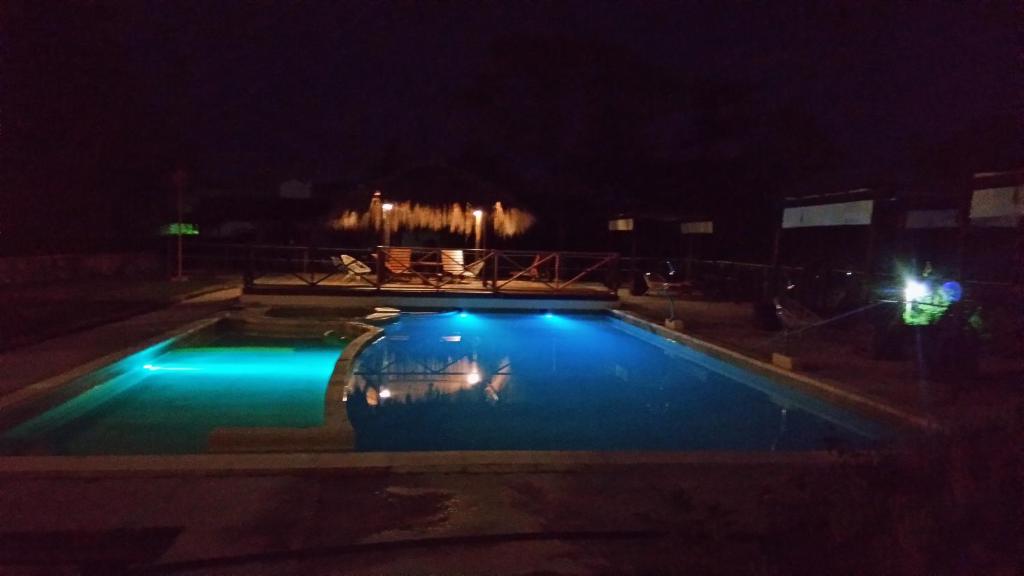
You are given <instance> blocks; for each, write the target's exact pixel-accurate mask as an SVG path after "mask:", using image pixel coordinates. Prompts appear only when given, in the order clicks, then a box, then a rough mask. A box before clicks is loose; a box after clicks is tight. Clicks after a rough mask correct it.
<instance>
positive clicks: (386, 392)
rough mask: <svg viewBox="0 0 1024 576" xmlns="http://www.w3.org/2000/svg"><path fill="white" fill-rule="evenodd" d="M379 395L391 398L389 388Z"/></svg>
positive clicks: (382, 390) (383, 389)
mask: <svg viewBox="0 0 1024 576" xmlns="http://www.w3.org/2000/svg"><path fill="white" fill-rule="evenodd" d="M385 206H386V204H385ZM380 397H381V398H382V399H383V398H391V390H388V389H387V388H382V389H381V391H380Z"/></svg>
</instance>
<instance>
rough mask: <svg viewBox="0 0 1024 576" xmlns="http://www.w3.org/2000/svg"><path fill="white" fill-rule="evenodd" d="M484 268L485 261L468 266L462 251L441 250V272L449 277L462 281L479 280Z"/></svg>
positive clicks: (478, 261)
mask: <svg viewBox="0 0 1024 576" xmlns="http://www.w3.org/2000/svg"><path fill="white" fill-rule="evenodd" d="M483 268H484V261H483V259H480V260H477V261H476V262H473V263H472V264H469V265H468V266H467V265H466V264H465V255H464V254H463V252H462V250H441V270H442V271H443V272H444V273H445V274H447V275H449V276H454V277H455V278H458V279H460V280H468V279H471V278H477V277H479V276H480V272H481V271H483Z"/></svg>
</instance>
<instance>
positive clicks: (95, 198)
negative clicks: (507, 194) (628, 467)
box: [0, 1, 1022, 250]
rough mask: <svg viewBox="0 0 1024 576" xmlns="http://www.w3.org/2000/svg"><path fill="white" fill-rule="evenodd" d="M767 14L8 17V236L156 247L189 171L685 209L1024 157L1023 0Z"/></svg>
mask: <svg viewBox="0 0 1024 576" xmlns="http://www.w3.org/2000/svg"><path fill="white" fill-rule="evenodd" d="M764 4H765V5H764V6H760V7H753V6H750V5H749V4H748V3H743V4H739V3H735V4H733V3H717V2H701V3H696V2H695V3H684V2H665V3H659V2H643V3H637V2H593V1H588V2H500V3H499V2H374V3H366V2H349V3H334V2H324V3H318V2H178V1H175V2H141V1H140V2H109V3H108V2H86V1H78V2H49V1H42V2H39V1H28V2H6V3H4V6H3V8H2V12H0V22H2V26H3V30H2V32H3V37H4V38H5V41H4V47H3V54H2V58H3V75H2V90H3V100H2V102H3V109H2V122H3V124H2V131H3V133H2V139H3V143H4V147H3V152H4V154H3V162H4V173H5V177H4V181H3V188H4V195H3V202H4V206H3V208H2V211H0V238H3V237H6V238H8V239H12V238H14V239H17V240H18V241H19V242H20V243H21V244H20V245H21V246H23V247H26V249H31V248H33V247H39V246H42V245H44V244H46V242H44V240H45V239H46V238H58V239H59V238H64V237H76V238H77V237H82V236H88V235H90V234H91V233H92V232H90V231H92V230H95V228H97V227H103V228H111V229H120V228H124V229H131V225H130V223H131V221H133V220H135V221H140V219H139V218H136V217H135V216H137V215H138V214H140V213H142V212H145V211H146V210H150V211H152V206H153V205H160V206H163V205H164V199H165V197H166V194H167V193H166V190H167V188H168V186H167V174H168V173H169V172H170V171H171V170H172V169H173V168H175V167H177V166H183V167H186V168H187V169H188V170H189V172H190V173H191V174H192V180H193V182H218V183H230V182H253V181H261V180H262V181H267V182H279V181H282V180H285V179H288V178H301V179H309V180H313V181H316V182H344V183H349V184H355V183H359V182H364V181H367V180H370V179H374V178H379V177H382V176H385V175H386V174H387V173H389V172H392V171H394V170H397V169H401V168H403V167H409V166H415V165H420V164H438V163H446V164H450V165H456V166H460V167H462V168H465V169H467V170H470V171H472V172H474V173H477V174H480V175H481V176H482V177H484V178H486V179H488V180H491V181H496V182H498V183H499V184H500V185H503V186H507V187H509V188H511V189H515V190H518V191H519V195H520V196H521V197H525V198H527V200H529V198H530V197H531V191H533V193H535V194H538V195H540V193H539V192H536V191H538V190H550V189H558V190H577V192H575V194H577V196H578V197H587V198H593V199H594V203H595V206H599V208H600V209H605V208H607V209H609V210H611V209H618V208H630V207H642V206H643V205H644V204H645V202H646V203H656V202H657V203H664V202H670V203H671V204H672V207H673V208H674V209H677V210H686V209H691V208H694V209H711V208H714V205H715V203H716V202H718V200H716V199H715V198H717V197H721V198H728V199H737V198H739V199H742V198H744V196H743V195H744V194H745V193H747V192H745V191H747V190H749V189H750V188H752V187H758V188H762V189H765V188H768V189H771V190H773V193H782V192H785V191H786V190H785V189H786V188H800V187H805V188H807V187H813V186H815V185H818V183H822V182H827V183H835V184H834V185H835V186H841V185H843V184H846V183H848V186H849V187H858V186H861V185H864V184H865V183H870V182H875V181H877V180H878V179H885V178H889V177H891V176H892V175H893V174H896V173H901V172H906V171H913V170H916V169H919V168H920V167H923V168H921V169H922V170H924V169H925V168H927V166H928V164H929V163H931V164H944V163H946V162H947V160H946V159H948V158H959V159H962V160H963V162H964V164H965V169H975V168H977V169H982V168H984V167H986V166H988V165H998V166H993V167H997V168H1005V167H1006V166H1003V165H1002V164H1006V163H1008V162H1009V163H1012V162H1014V161H1017V160H1019V159H1020V158H1019V156H1017V154H1018V153H1019V150H1008V149H1007V148H1012V147H1013V143H1014V141H1018V140H1019V138H1018V137H1017V134H1018V133H1017V130H1018V129H1019V126H1018V124H1017V120H1018V116H1019V113H1020V112H1021V107H1020V104H1021V100H1020V95H1021V94H1022V83H1021V74H1020V60H1019V58H1020V50H1019V46H1018V38H1017V37H1016V32H1017V27H1016V23H1017V22H1018V20H1019V17H1020V13H1019V10H1018V9H1017V8H1015V7H1014V6H1013V5H1012V4H1010V3H1007V4H1000V3H988V2H986V3H981V2H915V3H890V2H878V3H875V2H863V3H862V2H857V3H853V2H838V3H836V2H827V3H820V4H818V3H805V2H798V3H792V4H789V3H775V2H773V3H764ZM979 140H984V141H985V144H983V145H973V144H972V143H974V144H976V143H977V142H978V141H979ZM982 165H986V166H982ZM737 174H740V175H741V176H736V175H737ZM768 181H770V182H768ZM552 183H555V184H552ZM839 183H843V184H839ZM579 190H582V191H583V192H579ZM708 190H715V192H714V193H711V192H708ZM624 191H628V194H624V193H623V192H624ZM759 193H760V194H763V192H759ZM566 194H568V195H572V193H571V192H566ZM624 195H628V196H630V197H631V199H632V200H631V202H633V203H634V204H636V206H633V205H623V204H622V203H621V202H618V201H617V200H616V199H617V198H621V197H622V196H624ZM627 204H628V203H627ZM161 209H162V208H161ZM90 219H91V220H93V221H94V222H96V223H97V224H96V225H83V224H82V222H84V221H87V220H90ZM141 220H145V219H144V218H143V219H141ZM41 227H43V229H41ZM56 229H61V230H67V234H66V235H64V236H62V235H61V233H60V232H58V231H57V230H56ZM30 238H31V239H32V240H28V239H30ZM7 249H8V250H9V249H10V246H8V247H7Z"/></svg>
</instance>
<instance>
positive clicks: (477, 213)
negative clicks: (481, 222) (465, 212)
mask: <svg viewBox="0 0 1024 576" xmlns="http://www.w3.org/2000/svg"><path fill="white" fill-rule="evenodd" d="M483 215H484V211H483V210H480V209H479V208H477V209H476V210H473V216H474V217H475V218H482V217H483Z"/></svg>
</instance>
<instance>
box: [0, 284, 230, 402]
mask: <svg viewBox="0 0 1024 576" xmlns="http://www.w3.org/2000/svg"><path fill="white" fill-rule="evenodd" d="M239 295H240V289H239V288H228V289H223V290H218V291H216V292H211V293H208V294H205V295H202V296H198V297H196V298H192V299H189V300H185V301H183V302H180V303H178V304H175V305H174V306H171V307H169V308H165V309H163V310H158V311H156V312H150V313H148V314H142V315H139V316H135V317H133V318H129V319H128V320H123V321H121V322H114V323H112V324H106V325H103V326H100V327H97V328H93V329H90V330H85V331H82V332H75V333H73V334H68V335H66V336H60V337H57V338H52V339H50V340H46V341H44V342H40V343H39V344H34V345H31V346H26V347H23V348H16V349H14V350H9V351H7V352H3V353H0V395H3V394H8V393H10V392H13V391H15V390H18V389H19V388H22V387H24V386H27V385H29V384H32V383H34V382H38V381H40V380H43V379H45V378H49V377H51V376H55V375H57V374H60V373H62V372H65V371H67V370H70V369H72V368H75V367H76V366H80V365H82V364H85V363H86V362H89V361H91V360H95V359H96V358H99V357H101V356H104V355H106V354H110V353H113V352H116V351H118V350H121V349H124V348H127V347H129V346H133V345H135V344H138V343H139V342H142V341H144V340H146V339H148V338H152V337H154V336H157V335H159V334H161V333H163V332H167V331H169V330H171V329H173V328H175V327H177V326H181V325H184V324H187V323H189V322H192V321H195V320H198V319H200V318H204V317H206V316H209V315H211V314H214V313H216V312H218V311H219V310H223V309H225V308H226V307H228V306H229V305H231V303H232V302H234V301H235V300H236V299H237V298H238V297H239Z"/></svg>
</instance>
